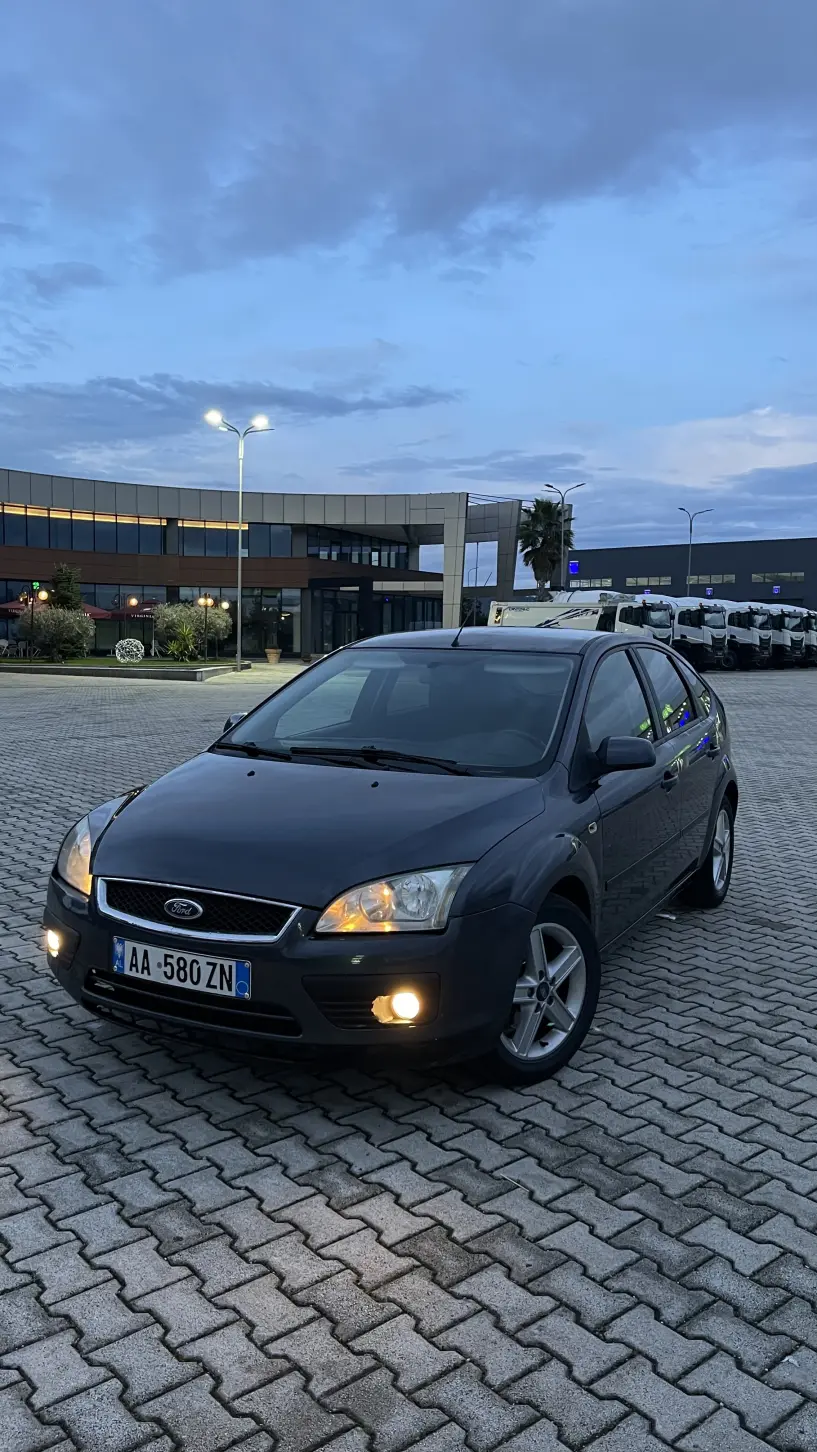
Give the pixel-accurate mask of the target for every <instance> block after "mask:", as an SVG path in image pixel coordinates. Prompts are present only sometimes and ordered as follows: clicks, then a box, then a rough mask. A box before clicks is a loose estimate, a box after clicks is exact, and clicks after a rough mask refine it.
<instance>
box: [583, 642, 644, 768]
mask: <svg viewBox="0 0 817 1452" xmlns="http://www.w3.org/2000/svg"><path fill="white" fill-rule="evenodd" d="M584 729H585V733H586V745H587V747H588V749H589V750H590V751H598V749H599V747H600V745H601V743H602V741H603V740H604V739H605V737H606V736H640V737H643V739H644V740H645V741H652V740H653V738H654V732H653V726H652V719H651V716H650V708H649V706H648V705H647V698H646V696H645V695H644V692H643V690H642V688H641V682H640V681H639V679H638V676H637V675H636V673H635V671H634V670H633V667H632V665H631V664H630V661H629V658H628V656H627V652H626V651H624V650H616V651H613V653H612V654H611V655H608V656H606V657H605V659H604V660H603V661H602V662H601V665H600V666H599V668H598V670H597V671H596V674H595V675H594V677H593V682H592V684H591V686H590V691H589V694H588V697H587V702H586V705H585V708H584Z"/></svg>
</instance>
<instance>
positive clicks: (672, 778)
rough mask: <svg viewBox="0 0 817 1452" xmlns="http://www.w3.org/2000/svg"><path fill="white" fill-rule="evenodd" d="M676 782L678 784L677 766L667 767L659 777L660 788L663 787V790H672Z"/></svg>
mask: <svg viewBox="0 0 817 1452" xmlns="http://www.w3.org/2000/svg"><path fill="white" fill-rule="evenodd" d="M677 784H678V767H677V766H671V767H669V768H668V769H667V770H666V771H665V772H664V775H663V776H662V778H661V786H662V788H663V790H664V791H665V792H671V791H672V788H673V787H674V786H677Z"/></svg>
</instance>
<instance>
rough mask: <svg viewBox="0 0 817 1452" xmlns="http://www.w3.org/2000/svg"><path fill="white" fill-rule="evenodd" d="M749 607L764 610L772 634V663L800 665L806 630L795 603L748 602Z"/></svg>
mask: <svg viewBox="0 0 817 1452" xmlns="http://www.w3.org/2000/svg"><path fill="white" fill-rule="evenodd" d="M750 609H752V610H762V611H765V613H766V615H767V616H768V619H769V627H770V630H771V635H772V665H775V666H778V667H779V668H780V667H783V666H787V665H802V664H803V663H804V662H805V659H806V630H805V622H804V620H803V617H802V616H801V615H799V614H798V613H797V611H798V607H797V606H796V605H793V606H789V605H761V604H759V603H758V602H757V601H752V602H750Z"/></svg>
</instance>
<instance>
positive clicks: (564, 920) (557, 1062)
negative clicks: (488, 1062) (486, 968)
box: [493, 894, 601, 1084]
mask: <svg viewBox="0 0 817 1452" xmlns="http://www.w3.org/2000/svg"><path fill="white" fill-rule="evenodd" d="M600 987H601V958H600V955H599V949H598V944H597V942H596V939H595V935H594V933H593V929H592V928H591V926H590V924H589V922H588V921H587V918H586V917H585V916H584V914H583V913H581V912H580V911H579V909H578V908H576V907H574V906H573V904H572V903H569V902H567V901H566V900H565V899H564V898H562V897H558V896H557V895H556V894H553V895H552V896H551V897H549V898H548V899H547V900H546V902H545V903H544V905H543V907H542V909H541V911H540V913H539V915H538V921H537V923H536V926H535V927H534V928H533V931H532V932H531V935H530V939H529V941H528V951H527V954H526V956H525V961H524V963H522V964H521V966H520V971H519V976H518V978H517V980H516V984H515V985H514V992H513V999H512V1002H511V1004H510V1009H509V1014H508V1021H507V1023H506V1025H505V1028H504V1029H503V1031H502V1034H501V1035H500V1038H499V1042H498V1044H497V1046H496V1049H495V1050H494V1054H493V1069H494V1071H495V1072H498V1074H499V1075H500V1077H501V1078H502V1079H504V1080H505V1082H506V1083H513V1084H535V1083H538V1082H539V1081H540V1080H542V1079H549V1078H550V1077H551V1075H552V1074H555V1073H556V1071H557V1070H558V1069H561V1068H562V1067H563V1066H564V1065H565V1064H566V1063H568V1061H569V1060H570V1059H572V1057H573V1055H574V1054H575V1052H576V1050H577V1049H578V1048H579V1046H580V1045H581V1043H582V1041H583V1040H584V1038H585V1035H586V1034H587V1032H588V1029H589V1028H590V1025H591V1023H592V1022H593V1018H594V1016H595V1012H596V1005H597V1004H598V1001H599V989H600Z"/></svg>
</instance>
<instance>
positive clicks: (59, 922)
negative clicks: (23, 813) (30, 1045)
mask: <svg viewBox="0 0 817 1452" xmlns="http://www.w3.org/2000/svg"><path fill="white" fill-rule="evenodd" d="M316 917H317V915H316V914H309V913H307V912H304V913H301V914H300V915H299V916H298V917H297V918H296V919H295V920H294V922H292V924H291V925H290V926H289V927H288V928H287V929H286V930H285V932H284V933H283V935H282V937H281V938H280V939H279V940H278V941H277V942H275V943H259V944H258V945H257V947H256V946H255V945H252V946H250V945H249V944H248V943H247V942H246V941H245V942H243V943H236V944H234V945H231V944H230V943H225V942H221V943H219V945H218V947H217V948H213V949H212V950H211V952H212V955H213V956H217V957H220V958H249V959H250V960H251V962H252V999H251V1000H249V1001H245V1000H241V999H232V998H230V999H225V998H217V997H214V996H213V995H212V994H206V993H199V992H195V991H192V990H188V989H180V988H176V989H170V988H167V987H165V986H164V985H159V984H155V983H148V984H143V983H141V982H140V981H139V980H134V979H132V978H130V977H124V976H121V975H117V974H114V972H113V967H112V940H113V938H114V936H122V935H123V934H127V936H129V937H134V938H136V939H137V940H138V941H140V942H146V943H155V944H157V945H161V946H163V947H165V948H169V947H172V948H173V949H174V950H176V951H178V952H182V953H183V952H185V951H187V952H190V953H191V954H199V955H201V954H203V953H204V952H205V951H206V945H203V944H202V943H201V942H200V941H199V942H195V941H194V940H191V942H189V943H186V941H185V939H183V938H178V937H174V939H173V940H169V939H168V936H167V935H165V936H164V937H163V936H162V933H161V931H160V930H159V931H157V932H155V933H154V932H150V931H148V930H147V929H146V928H138V929H136V928H128V927H127V925H125V924H120V923H117V922H116V921H115V920H113V919H110V918H104V917H102V916H101V915H100V913H99V912H98V910H97V908H96V906H95V904H94V903H93V902H91V903H90V904H86V903H85V902H84V901H83V900H81V899H79V898H78V897H77V896H76V894H75V893H72V892H71V891H70V889H67V888H66V887H65V885H64V884H63V883H61V882H60V881H59V880H58V879H56V878H54V877H52V878H51V881H50V883H49V887H48V899H47V906H46V910H45V914H44V919H43V923H44V927H45V928H46V929H48V928H51V929H53V930H55V931H56V932H58V933H59V934H60V937H61V940H62V946H61V950H60V952H59V954H57V955H56V956H53V955H52V954H50V953H49V955H48V962H49V965H50V966H51V968H52V970H53V972H54V975H55V977H56V978H57V981H58V982H59V983H61V984H62V986H63V987H64V988H66V989H67V990H68V992H69V993H70V994H71V996H72V997H73V998H75V999H76V1001H77V1002H78V1003H81V1004H82V1005H83V1006H84V1007H85V1008H88V1009H91V1010H93V1011H94V1012H97V1013H100V1014H103V1015H105V1016H109V1017H115V1018H119V1019H124V1020H125V1021H127V1022H129V1023H133V1022H134V1021H147V1020H150V1021H152V1022H153V1024H154V1025H156V1026H163V1027H164V1028H166V1029H173V1028H175V1029H176V1030H179V1031H183V1032H184V1033H185V1034H187V1035H192V1036H193V1037H196V1038H205V1039H206V1040H207V1041H208V1042H212V1041H213V1040H214V1039H215V1040H217V1041H218V1042H220V1043H222V1044H224V1045H225V1046H226V1045H227V1044H230V1043H232V1044H234V1045H235V1046H236V1047H243V1048H245V1049H251V1050H254V1051H255V1052H261V1053H272V1054H274V1055H275V1056H277V1057H282V1058H296V1057H299V1056H300V1055H302V1054H304V1053H310V1052H315V1051H320V1052H322V1053H323V1052H328V1051H331V1050H339V1051H341V1052H342V1051H345V1050H349V1049H353V1050H354V1051H355V1052H356V1053H357V1054H361V1053H362V1054H364V1055H365V1056H367V1057H371V1056H375V1057H376V1056H378V1055H380V1054H383V1053H386V1054H388V1055H392V1054H393V1053H394V1052H395V1051H396V1052H397V1053H398V1054H399V1053H408V1054H411V1055H412V1056H420V1057H423V1058H426V1059H429V1060H444V1059H452V1058H465V1057H471V1056H473V1055H476V1054H478V1053H481V1052H484V1051H485V1050H486V1049H488V1048H490V1047H492V1046H493V1044H495V1043H496V1040H497V1038H498V1037H499V1034H500V1033H501V1031H502V1028H503V1026H504V1024H505V1021H506V1019H507V1017H508V1012H509V1008H510V1003H511V998H512V995H513V987H514V983H515V981H516V978H517V976H518V973H519V967H520V964H521V963H522V961H523V959H524V955H525V951H526V945H527V940H528V936H529V934H530V930H531V928H532V926H533V921H534V919H533V914H532V913H529V912H528V911H527V910H526V909H524V908H521V907H518V906H517V905H516V904H513V903H509V904H506V905H504V906H502V907H500V908H495V909H492V910H491V911H488V912H484V913H473V914H469V915H468V916H465V917H455V918H451V919H450V921H449V924H448V926H447V928H446V929H445V930H444V931H443V932H441V933H401V934H399V935H398V934H395V935H394V936H393V937H391V936H390V937H382V936H379V935H378V936H376V937H375V936H372V935H368V934H363V935H360V936H354V937H352V936H347V935H344V936H343V937H340V936H339V937H336V938H330V937H326V938H316V937H313V936H312V935H311V929H312V927H313V926H314V921H313V920H314V919H316ZM398 989H411V990H413V991H415V992H416V993H417V994H418V996H419V997H420V1000H421V1003H422V1004H423V1006H424V1012H423V1014H421V1016H420V1021H418V1022H417V1023H414V1024H399V1023H398V1024H381V1023H379V1022H378V1020H377V1019H376V1018H375V1017H374V1015H373V1013H372V1003H373V1001H374V999H375V998H377V997H379V996H381V995H384V994H390V993H394V992H396V991H397V990H398Z"/></svg>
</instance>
